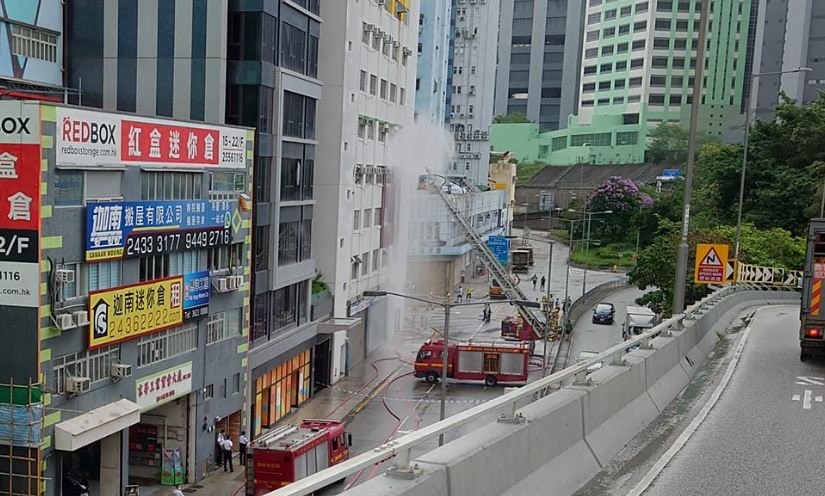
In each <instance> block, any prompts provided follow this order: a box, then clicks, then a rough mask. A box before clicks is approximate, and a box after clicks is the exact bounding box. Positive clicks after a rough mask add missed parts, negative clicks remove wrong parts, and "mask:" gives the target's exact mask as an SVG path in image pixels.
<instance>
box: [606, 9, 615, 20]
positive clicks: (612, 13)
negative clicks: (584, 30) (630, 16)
mask: <svg viewBox="0 0 825 496" xmlns="http://www.w3.org/2000/svg"><path fill="white" fill-rule="evenodd" d="M615 18H616V9H610V10H605V11H604V20H605V21H609V20H610V19H615Z"/></svg>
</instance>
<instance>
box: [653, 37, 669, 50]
mask: <svg viewBox="0 0 825 496" xmlns="http://www.w3.org/2000/svg"><path fill="white" fill-rule="evenodd" d="M653 48H661V49H664V50H667V49H668V48H670V39H669V38H654V39H653Z"/></svg>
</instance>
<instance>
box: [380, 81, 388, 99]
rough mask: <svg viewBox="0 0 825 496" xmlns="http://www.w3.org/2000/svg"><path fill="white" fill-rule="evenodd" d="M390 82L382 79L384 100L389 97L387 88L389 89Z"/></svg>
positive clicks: (382, 96)
mask: <svg viewBox="0 0 825 496" xmlns="http://www.w3.org/2000/svg"><path fill="white" fill-rule="evenodd" d="M388 85H389V82H388V81H387V80H386V79H382V80H381V98H383V99H384V100H386V99H387V89H388Z"/></svg>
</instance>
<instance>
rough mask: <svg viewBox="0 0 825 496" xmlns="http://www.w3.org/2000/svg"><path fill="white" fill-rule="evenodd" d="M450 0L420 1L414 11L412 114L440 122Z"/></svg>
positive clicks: (443, 113)
mask: <svg viewBox="0 0 825 496" xmlns="http://www.w3.org/2000/svg"><path fill="white" fill-rule="evenodd" d="M452 5H453V1H452V0H434V1H431V2H421V13H420V14H419V15H418V62H417V69H416V71H417V76H416V79H415V118H416V120H417V121H418V122H426V123H429V124H433V125H437V126H444V125H445V124H446V119H447V117H448V114H447V112H446V109H447V93H448V90H449V88H448V86H447V84H448V81H447V71H448V69H449V59H450V37H451V35H452V34H453V31H452V29H451V26H450V20H451V17H452V10H453V9H452Z"/></svg>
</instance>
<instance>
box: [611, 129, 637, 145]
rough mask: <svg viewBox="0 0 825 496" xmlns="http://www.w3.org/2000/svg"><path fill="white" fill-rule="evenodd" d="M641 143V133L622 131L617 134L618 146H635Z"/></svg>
mask: <svg viewBox="0 0 825 496" xmlns="http://www.w3.org/2000/svg"><path fill="white" fill-rule="evenodd" d="M638 142H639V133H638V132H636V131H626V132H624V131H622V132H618V133H616V144H617V145H635V144H637V143H638Z"/></svg>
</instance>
